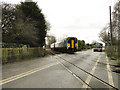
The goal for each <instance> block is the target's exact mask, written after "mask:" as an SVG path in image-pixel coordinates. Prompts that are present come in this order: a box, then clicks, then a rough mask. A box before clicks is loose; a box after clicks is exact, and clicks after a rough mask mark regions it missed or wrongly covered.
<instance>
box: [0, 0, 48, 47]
mask: <svg viewBox="0 0 120 90" xmlns="http://www.w3.org/2000/svg"><path fill="white" fill-rule="evenodd" d="M1 5H2V42H4V43H17V44H25V45H29V46H31V47H42V46H43V45H45V37H46V33H47V31H48V30H49V29H50V24H49V23H48V22H47V21H46V19H45V16H44V14H43V13H42V10H41V9H40V8H39V7H38V5H37V2H21V3H20V4H8V3H2V4H1Z"/></svg>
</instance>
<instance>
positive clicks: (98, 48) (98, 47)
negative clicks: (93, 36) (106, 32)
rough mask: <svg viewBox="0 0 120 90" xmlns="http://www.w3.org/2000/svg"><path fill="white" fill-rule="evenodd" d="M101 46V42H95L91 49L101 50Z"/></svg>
mask: <svg viewBox="0 0 120 90" xmlns="http://www.w3.org/2000/svg"><path fill="white" fill-rule="evenodd" d="M102 47H103V44H101V43H96V44H95V45H94V48H93V51H94V52H96V51H97V52H102Z"/></svg>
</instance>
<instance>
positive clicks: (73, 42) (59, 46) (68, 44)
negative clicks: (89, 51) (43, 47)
mask: <svg viewBox="0 0 120 90" xmlns="http://www.w3.org/2000/svg"><path fill="white" fill-rule="evenodd" d="M51 49H53V50H55V51H58V52H67V53H74V52H76V51H77V50H78V39H77V38H76V37H68V38H66V39H64V40H63V41H61V42H56V43H54V44H52V45H51Z"/></svg>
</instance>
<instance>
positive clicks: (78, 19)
mask: <svg viewBox="0 0 120 90" xmlns="http://www.w3.org/2000/svg"><path fill="white" fill-rule="evenodd" d="M3 1H4V2H8V3H14V4H18V3H19V2H20V1H25V0H3ZM33 1H35V2H38V5H39V7H40V9H42V12H43V13H44V15H45V17H46V20H48V21H49V23H50V24H51V30H50V33H52V34H53V35H55V36H56V37H57V39H58V40H59V39H61V38H63V37H66V36H74V37H77V38H78V39H79V40H85V42H86V43H91V42H92V41H93V40H96V41H99V38H98V33H99V32H100V31H101V30H102V29H103V28H104V26H105V25H106V24H107V23H109V5H112V6H113V5H114V3H115V2H116V1H117V0H33Z"/></svg>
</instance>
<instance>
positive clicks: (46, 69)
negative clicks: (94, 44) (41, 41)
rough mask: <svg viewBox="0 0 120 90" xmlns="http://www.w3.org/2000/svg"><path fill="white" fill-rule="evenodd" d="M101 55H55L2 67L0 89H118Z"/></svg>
mask: <svg viewBox="0 0 120 90" xmlns="http://www.w3.org/2000/svg"><path fill="white" fill-rule="evenodd" d="M111 64H112V63H111V62H110V60H109V58H108V57H106V55H105V53H104V52H93V51H92V50H87V51H82V52H76V53H75V54H57V55H52V56H47V57H43V58H38V59H34V60H26V61H22V62H15V63H11V64H6V65H3V71H2V75H3V77H2V81H0V85H2V87H3V88H90V89H93V88H112V89H118V88H119V85H118V84H119V81H118V80H119V77H120V75H119V74H117V73H115V72H112V71H111V67H112V65H111ZM119 89H120V88H119Z"/></svg>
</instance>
